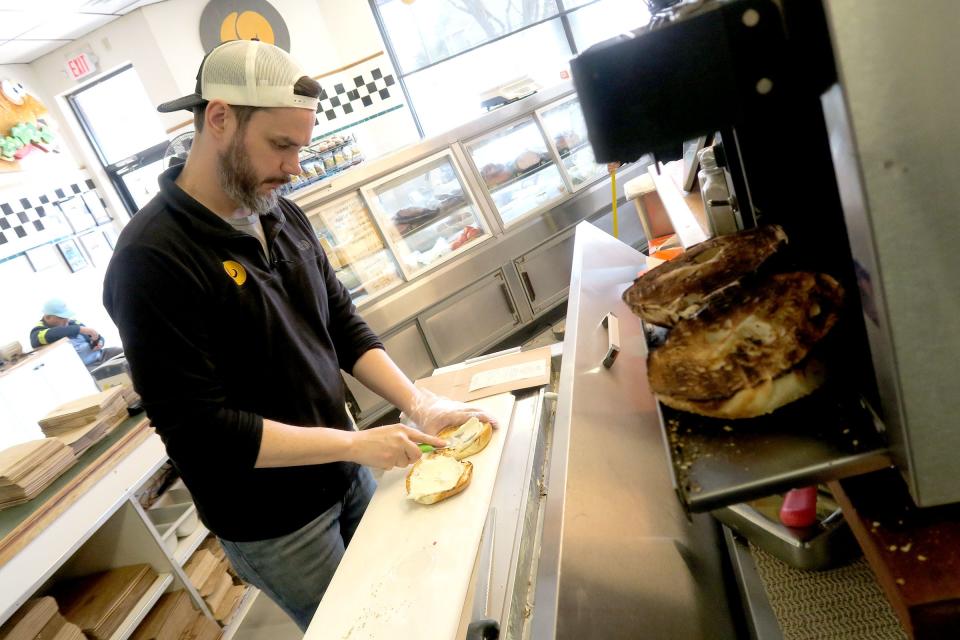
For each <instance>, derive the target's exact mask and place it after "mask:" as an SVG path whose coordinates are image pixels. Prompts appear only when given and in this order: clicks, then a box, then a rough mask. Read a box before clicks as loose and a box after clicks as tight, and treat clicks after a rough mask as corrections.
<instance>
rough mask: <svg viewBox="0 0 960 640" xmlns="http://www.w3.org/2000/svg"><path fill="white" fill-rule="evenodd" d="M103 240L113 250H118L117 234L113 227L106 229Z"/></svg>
mask: <svg viewBox="0 0 960 640" xmlns="http://www.w3.org/2000/svg"><path fill="white" fill-rule="evenodd" d="M103 238H104V240H106V241H107V244H108V245H110V249H111V250H113V249H116V248H117V232H116V231H114V230H113V227H105V228H104V230H103Z"/></svg>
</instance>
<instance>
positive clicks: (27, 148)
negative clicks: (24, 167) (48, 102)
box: [0, 78, 58, 171]
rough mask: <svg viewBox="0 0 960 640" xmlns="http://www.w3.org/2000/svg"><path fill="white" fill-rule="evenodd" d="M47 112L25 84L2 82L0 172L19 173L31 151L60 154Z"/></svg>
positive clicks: (0, 98)
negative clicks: (21, 164)
mask: <svg viewBox="0 0 960 640" xmlns="http://www.w3.org/2000/svg"><path fill="white" fill-rule="evenodd" d="M48 118H49V116H48V114H47V108H46V107H45V106H43V103H41V102H40V101H39V100H37V99H36V98H34V97H33V96H32V95H30V92H29V91H27V89H26V87H24V86H23V83H21V82H19V81H17V80H13V79H10V78H3V79H0V171H19V170H20V169H21V167H20V164H19V161H20V160H22V159H23V158H25V157H26V156H27V155H28V154H29V153H31V152H32V151H36V150H40V151H43V152H50V151H53V152H58V151H57V149H56V147H55V146H54V145H53V142H54V138H55V136H54V132H53V128H52V126H51V124H52V123H51V121H50V120H49V119H48Z"/></svg>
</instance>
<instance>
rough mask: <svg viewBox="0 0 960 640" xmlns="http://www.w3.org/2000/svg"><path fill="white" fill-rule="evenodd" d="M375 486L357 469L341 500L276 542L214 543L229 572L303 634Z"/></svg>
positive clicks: (364, 470) (367, 474)
mask: <svg viewBox="0 0 960 640" xmlns="http://www.w3.org/2000/svg"><path fill="white" fill-rule="evenodd" d="M376 487H377V483H376V481H375V480H374V479H373V475H372V474H371V473H370V470H369V469H367V468H366V467H360V468H359V471H358V472H357V475H356V477H355V478H354V481H353V484H352V485H351V486H350V488H349V489H348V490H347V493H346V494H345V495H344V496H343V499H342V500H341V501H340V502H338V503H337V504H335V505H333V506H332V507H330V508H329V509H327V511H325V512H324V513H323V514H321V515H320V516H319V517H318V518H317V519H315V520H314V521H313V522H310V523H309V524H307V525H306V526H304V527H302V528H300V529H298V530H297V531H294V532H293V533H288V534H287V535H285V536H280V537H279V538H271V539H269V540H256V541H254V542H231V541H229V540H223V539H221V540H220V543H221V544H222V545H223V550H224V551H225V552H226V554H227V557H228V558H229V559H230V564H232V565H233V568H234V570H235V571H236V572H237V575H239V576H240V577H241V578H243V579H244V580H245V581H246V582H248V583H250V584H252V585H253V586H255V587H257V588H258V589H260V590H261V591H263V592H264V593H265V594H266V595H267V596H269V597H270V599H271V600H273V601H274V602H276V603H277V604H278V605H279V606H280V608H281V609H283V610H284V611H286V612H287V614H288V615H289V616H290V617H291V618H292V619H293V621H294V622H296V623H297V626H298V627H300V630H301V631H306V630H307V626H308V625H309V624H310V620H311V619H312V618H313V614H314V613H315V612H316V610H317V607H318V606H319V605H320V599H321V598H323V594H324V592H325V591H326V590H327V585H329V584H330V580H332V579H333V574H334V572H335V571H336V570H337V565H339V564H340V559H341V558H342V557H343V551H344V549H345V548H346V546H347V545H348V544H350V539H351V538H352V537H353V534H354V532H355V531H356V530H357V525H359V524H360V518H362V517H363V512H364V510H366V508H367V504H368V503H369V502H370V498H371V497H372V496H373V491H374V489H376Z"/></svg>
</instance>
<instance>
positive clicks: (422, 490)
mask: <svg viewBox="0 0 960 640" xmlns="http://www.w3.org/2000/svg"><path fill="white" fill-rule="evenodd" d="M471 478H473V463H470V462H461V461H460V460H457V459H456V458H455V457H454V456H453V455H452V454H451V453H447V452H446V451H445V450H440V451H435V452H434V453H429V454H426V455H424V456H421V457H420V459H419V460H417V462H415V463H414V465H413V466H412V467H411V468H410V471H409V472H407V480H406V486H407V497H408V498H410V499H411V500H415V501H417V502H419V503H420V504H435V503H437V502H440V501H441V500H446V499H447V498H449V497H450V496H455V495H457V494H458V493H460V492H461V491H463V490H464V489H466V488H467V485H469V484H470V479H471Z"/></svg>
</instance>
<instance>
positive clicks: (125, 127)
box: [67, 65, 168, 214]
mask: <svg viewBox="0 0 960 640" xmlns="http://www.w3.org/2000/svg"><path fill="white" fill-rule="evenodd" d="M67 102H68V103H69V104H70V108H71V109H72V110H73V112H74V114H75V115H76V117H77V120H78V121H79V122H80V126H81V127H82V128H83V132H84V133H85V134H86V136H87V140H89V142H90V145H91V146H92V147H93V149H94V151H95V152H96V153H97V157H98V158H99V160H100V163H101V164H102V165H103V167H104V170H105V171H106V173H107V175H108V176H109V177H110V181H111V183H113V186H114V188H115V189H116V190H117V193H118V194H119V195H120V199H121V200H122V201H123V203H124V206H126V208H127V211H128V212H129V213H130V214H134V213H136V212H137V210H139V209H140V208H141V207H142V206H143V205H145V204H146V203H147V202H149V201H150V198H152V197H153V195H154V194H155V193H156V192H157V191H159V186H158V185H157V177H158V176H159V175H160V172H161V171H163V168H164V167H163V153H164V151H166V149H167V145H168V141H167V136H166V133H165V132H164V130H163V126H162V125H161V123H160V118H159V116H157V111H156V108H155V107H154V105H153V103H152V102H151V101H150V98H149V96H148V95H147V92H146V90H145V89H144V88H143V83H142V82H141V81H140V76H138V75H137V72H136V71H134V69H133V66H131V65H127V66H125V67H123V68H121V69H118V70H117V71H114V72H112V73H109V74H107V75H105V76H104V77H102V78H99V79H97V80H95V81H94V82H93V83H91V84H88V85H86V86H84V87H83V88H81V89H79V90H77V91H75V92H74V93H72V94H70V95H69V96H67Z"/></svg>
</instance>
